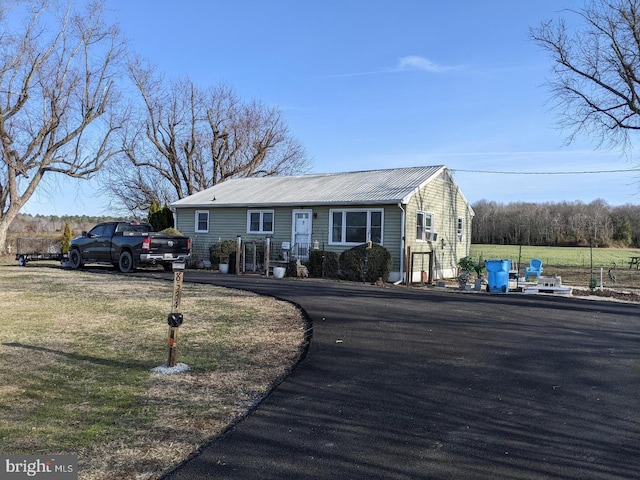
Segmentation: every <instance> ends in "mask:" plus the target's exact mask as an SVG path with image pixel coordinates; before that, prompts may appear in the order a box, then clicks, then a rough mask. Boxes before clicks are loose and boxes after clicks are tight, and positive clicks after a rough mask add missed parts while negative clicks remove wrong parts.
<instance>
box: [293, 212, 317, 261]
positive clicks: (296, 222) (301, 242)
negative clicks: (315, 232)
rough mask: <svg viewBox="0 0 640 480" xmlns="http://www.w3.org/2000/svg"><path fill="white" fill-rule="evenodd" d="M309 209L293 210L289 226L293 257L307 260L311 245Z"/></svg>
mask: <svg viewBox="0 0 640 480" xmlns="http://www.w3.org/2000/svg"><path fill="white" fill-rule="evenodd" d="M311 213H312V212H311V210H294V211H293V219H292V226H291V232H292V233H291V250H292V252H291V253H292V254H293V256H294V258H296V259H298V258H299V259H300V260H307V259H308V258H309V248H310V247H311Z"/></svg>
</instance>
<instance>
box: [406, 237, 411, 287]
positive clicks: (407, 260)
mask: <svg viewBox="0 0 640 480" xmlns="http://www.w3.org/2000/svg"><path fill="white" fill-rule="evenodd" d="M405 263H406V268H407V273H406V275H407V287H409V285H410V284H411V274H412V272H411V246H407V256H406V258H405Z"/></svg>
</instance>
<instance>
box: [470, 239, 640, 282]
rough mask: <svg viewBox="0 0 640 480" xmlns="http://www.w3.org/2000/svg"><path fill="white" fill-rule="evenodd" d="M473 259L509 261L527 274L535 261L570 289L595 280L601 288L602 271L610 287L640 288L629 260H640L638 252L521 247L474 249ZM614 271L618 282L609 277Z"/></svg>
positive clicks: (639, 272)
mask: <svg viewBox="0 0 640 480" xmlns="http://www.w3.org/2000/svg"><path fill="white" fill-rule="evenodd" d="M471 255H472V256H473V257H474V258H475V259H478V258H482V259H488V258H500V259H510V260H511V262H512V265H513V268H514V269H515V268H516V266H517V265H518V262H519V267H520V268H519V272H520V274H521V275H523V274H524V268H525V266H527V265H529V262H530V261H531V259H532V258H539V259H540V260H542V262H543V268H544V271H543V274H544V275H549V276H553V275H558V276H561V277H562V282H563V283H564V284H567V285H575V286H583V287H586V286H588V285H589V281H590V279H591V277H592V276H593V277H594V278H595V279H596V280H597V282H598V285H599V284H600V274H601V269H602V276H603V283H604V285H605V286H607V287H616V288H640V270H639V269H637V268H635V267H634V268H629V261H630V258H631V257H633V256H636V257H640V249H637V248H589V247H539V246H522V247H520V246H518V245H485V244H473V245H471ZM610 271H611V273H612V276H613V277H615V282H614V281H613V280H612V279H611V278H610V277H609V272H610Z"/></svg>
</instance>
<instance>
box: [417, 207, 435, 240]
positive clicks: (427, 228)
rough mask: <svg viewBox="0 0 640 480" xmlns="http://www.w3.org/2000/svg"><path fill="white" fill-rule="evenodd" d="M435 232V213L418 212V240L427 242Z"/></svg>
mask: <svg viewBox="0 0 640 480" xmlns="http://www.w3.org/2000/svg"><path fill="white" fill-rule="evenodd" d="M432 233H433V213H427V212H418V213H417V214H416V240H421V241H423V242H426V241H427V240H429V239H430V238H431V234H432Z"/></svg>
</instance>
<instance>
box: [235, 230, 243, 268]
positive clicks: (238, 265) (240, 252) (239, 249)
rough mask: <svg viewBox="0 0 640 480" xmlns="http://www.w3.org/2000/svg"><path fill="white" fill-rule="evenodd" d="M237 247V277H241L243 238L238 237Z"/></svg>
mask: <svg viewBox="0 0 640 480" xmlns="http://www.w3.org/2000/svg"><path fill="white" fill-rule="evenodd" d="M237 242H238V243H237V245H236V275H240V257H241V256H242V237H241V236H240V235H238V238H237Z"/></svg>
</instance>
